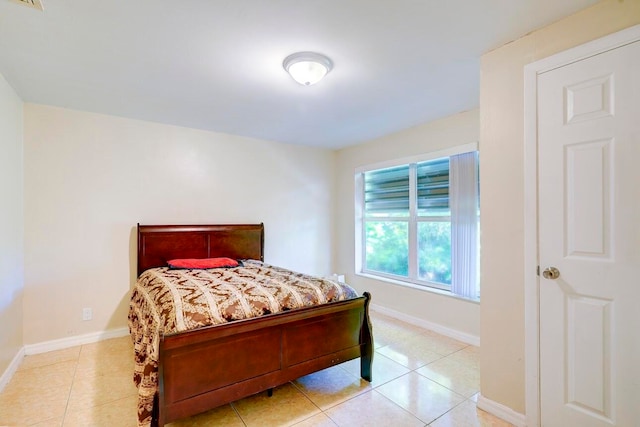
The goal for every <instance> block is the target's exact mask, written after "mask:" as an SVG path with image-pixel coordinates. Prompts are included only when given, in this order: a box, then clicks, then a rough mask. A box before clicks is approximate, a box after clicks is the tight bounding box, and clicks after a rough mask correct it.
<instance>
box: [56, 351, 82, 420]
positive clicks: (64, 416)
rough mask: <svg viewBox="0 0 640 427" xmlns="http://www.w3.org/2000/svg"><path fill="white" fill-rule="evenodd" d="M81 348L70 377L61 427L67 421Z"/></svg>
mask: <svg viewBox="0 0 640 427" xmlns="http://www.w3.org/2000/svg"><path fill="white" fill-rule="evenodd" d="M82 347H84V345H81V346H80V350H78V358H77V359H76V361H75V362H76V366H75V368H74V370H73V376H72V377H71V387H69V395H68V396H67V404H66V405H64V413H63V414H62V424H61V425H60V426H61V427H64V424H65V421H66V420H67V410H68V409H69V402H70V401H71V392H72V391H73V385H74V384H75V382H76V374H77V372H78V365H79V364H80V355H81V354H82Z"/></svg>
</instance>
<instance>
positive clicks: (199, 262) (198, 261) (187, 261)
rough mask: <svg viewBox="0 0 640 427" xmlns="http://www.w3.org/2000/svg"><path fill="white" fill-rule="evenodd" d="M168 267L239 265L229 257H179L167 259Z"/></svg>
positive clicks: (201, 267)
mask: <svg viewBox="0 0 640 427" xmlns="http://www.w3.org/2000/svg"><path fill="white" fill-rule="evenodd" d="M167 264H168V265H169V268H172V269H207V268H223V267H237V266H239V265H240V263H239V262H238V261H236V260H235V259H231V258H224V257H222V258H180V259H172V260H169V261H167Z"/></svg>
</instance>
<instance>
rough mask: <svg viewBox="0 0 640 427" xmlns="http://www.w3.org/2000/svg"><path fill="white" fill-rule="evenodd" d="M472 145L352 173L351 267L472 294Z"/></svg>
mask: <svg viewBox="0 0 640 427" xmlns="http://www.w3.org/2000/svg"><path fill="white" fill-rule="evenodd" d="M470 149H471V150H470ZM475 150H476V145H475V144H472V145H471V146H469V145H467V146H463V147H459V148H457V149H454V150H452V151H451V150H450V151H447V152H439V153H433V154H431V155H428V156H424V157H420V158H413V159H405V160H403V161H399V162H395V164H391V165H383V166H382V167H380V165H378V166H376V165H374V166H371V167H367V168H363V169H361V170H358V171H357V172H356V194H357V196H356V200H357V201H356V212H357V218H356V230H357V235H356V248H357V249H358V252H359V253H358V254H357V256H356V259H358V260H359V262H360V263H359V266H358V267H357V270H358V272H360V273H365V274H370V275H375V276H380V277H383V278H389V279H395V280H400V281H402V282H408V283H411V284H413V285H420V286H429V287H434V288H439V289H443V290H447V291H450V292H452V293H454V294H456V295H460V296H463V297H467V298H473V299H477V298H478V297H479V284H478V277H479V275H478V259H479V257H478V246H479V242H478V235H479V230H478V219H479V209H478V191H479V186H478V153H477V151H475Z"/></svg>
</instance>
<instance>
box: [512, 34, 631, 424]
mask: <svg viewBox="0 0 640 427" xmlns="http://www.w3.org/2000/svg"><path fill="white" fill-rule="evenodd" d="M638 40H640V25H635V26H633V27H629V28H627V29H624V30H622V31H618V32H616V33H613V34H610V35H607V36H604V37H602V38H600V39H597V40H594V41H591V42H588V43H585V44H583V45H580V46H577V47H574V48H571V49H569V50H566V51H564V52H560V53H557V54H555V55H552V56H550V57H548V58H545V59H541V60H539V61H536V62H533V63H531V64H528V65H526V66H525V67H524V267H525V268H524V303H525V304H524V307H525V416H526V425H527V426H529V427H537V426H540V409H541V408H540V317H539V316H540V294H539V290H540V289H539V285H540V280H539V276H538V275H537V268H538V265H539V264H538V262H539V258H538V173H537V171H538V128H537V122H538V120H537V92H538V75H540V74H542V73H545V72H547V71H551V70H553V69H555V68H559V67H562V66H565V65H568V64H571V63H573V62H577V61H580V60H582V59H586V58H589V57H592V56H595V55H598V54H600V53H603V52H606V51H609V50H612V49H615V48H618V47H621V46H624V45H627V44H630V43H633V42H635V41H638Z"/></svg>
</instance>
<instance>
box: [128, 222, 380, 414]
mask: <svg viewBox="0 0 640 427" xmlns="http://www.w3.org/2000/svg"><path fill="white" fill-rule="evenodd" d="M219 256H225V257H230V258H235V259H259V260H262V261H263V260H264V226H263V224H242V225H140V224H138V276H139V275H140V274H141V273H142V272H143V271H145V270H146V269H148V268H152V267H162V266H166V265H167V260H170V259H174V258H210V257H219ZM370 299H371V296H370V295H369V293H367V292H365V293H364V296H363V297H359V298H356V299H352V300H348V301H342V302H336V303H330V304H325V305H321V306H317V307H310V308H304V309H299V310H291V311H287V312H283V313H279V314H272V315H266V316H262V317H259V318H255V319H248V320H240V321H235V322H230V323H225V324H221V325H217V326H209V327H205V328H200V329H197V330H193V331H188V332H182V333H177V334H171V335H165V336H164V337H163V338H162V340H161V342H160V360H159V372H158V375H159V393H158V396H157V401H156V404H155V405H154V416H153V421H152V425H159V426H163V425H164V424H165V423H169V422H171V421H174V420H177V419H180V418H185V417H189V416H192V415H195V414H198V413H200V412H204V411H207V410H209V409H212V408H215V407H217V406H220V405H224V404H227V403H230V402H233V401H235V400H238V399H241V398H244V397H247V396H250V395H252V394H255V393H258V392H262V391H265V390H268V391H269V392H270V393H271V390H272V389H273V388H274V387H276V386H278V385H281V384H284V383H287V382H288V381H291V380H294V379H296V378H299V377H301V376H304V375H307V374H310V373H312V372H316V371H318V370H321V369H325V368H328V367H330V366H333V365H337V364H339V363H342V362H344V361H347V360H351V359H355V358H357V357H360V375H361V376H362V378H364V379H365V380H367V381H371V364H372V361H373V352H374V348H373V338H372V330H371V322H370V320H369V302H370Z"/></svg>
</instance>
